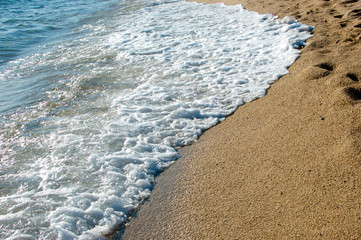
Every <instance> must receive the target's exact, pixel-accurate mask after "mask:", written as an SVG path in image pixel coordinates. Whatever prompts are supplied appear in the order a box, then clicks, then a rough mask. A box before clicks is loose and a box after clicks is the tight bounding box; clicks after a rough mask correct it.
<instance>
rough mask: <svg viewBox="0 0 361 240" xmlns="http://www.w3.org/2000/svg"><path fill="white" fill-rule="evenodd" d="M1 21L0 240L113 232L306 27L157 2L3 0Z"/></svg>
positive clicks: (253, 90) (283, 66)
mask: <svg viewBox="0 0 361 240" xmlns="http://www.w3.org/2000/svg"><path fill="white" fill-rule="evenodd" d="M0 20H1V21H0V114H1V115H0V141H1V142H0V158H1V162H0V239H7V238H8V239H98V238H102V237H103V236H104V235H105V234H107V233H109V232H111V231H112V230H113V229H114V228H116V227H117V226H119V224H121V223H122V222H124V221H125V220H126V218H127V216H128V215H129V213H130V212H131V211H132V210H133V209H134V208H136V207H137V206H138V205H139V203H140V202H141V201H142V200H143V199H145V198H147V197H148V196H149V194H150V190H151V189H152V183H153V181H154V176H155V174H157V173H158V172H159V171H161V170H162V169H164V168H165V167H167V166H169V165H170V164H171V163H172V162H173V161H175V160H176V159H177V158H178V154H177V150H176V149H177V148H178V147H181V146H184V145H187V144H191V143H193V142H195V141H196V140H197V138H198V137H199V136H200V134H201V133H202V131H204V130H205V129H208V128H210V127H211V126H213V125H215V124H217V123H218V122H219V121H222V120H223V119H224V118H225V117H226V116H227V115H229V114H231V113H232V112H234V111H235V109H236V108H237V107H238V106H239V105H241V104H243V103H245V102H248V101H251V100H253V99H256V98H259V97H262V96H263V95H264V94H265V93H266V89H267V88H268V87H269V85H270V83H272V82H274V81H275V80H277V79H278V78H279V77H280V76H282V75H284V74H286V73H287V67H288V66H290V65H291V64H292V63H293V62H294V61H295V60H296V58H297V57H298V55H299V50H297V48H299V47H302V46H304V45H305V40H306V39H308V38H309V37H310V36H311V35H310V33H309V32H310V30H311V29H312V28H311V27H309V26H306V25H303V24H301V23H298V22H297V21H295V20H294V19H292V18H285V19H283V20H280V19H277V18H276V17H274V16H272V15H260V14H258V13H255V12H249V11H246V10H244V9H243V7H242V6H240V5H238V6H225V5H222V4H215V5H203V4H197V3H187V2H185V1H168V0H133V1H128V0H102V1H99V0H75V1H64V0H47V1H43V0H32V1H27V0H4V1H0ZM220 144H221V143H220Z"/></svg>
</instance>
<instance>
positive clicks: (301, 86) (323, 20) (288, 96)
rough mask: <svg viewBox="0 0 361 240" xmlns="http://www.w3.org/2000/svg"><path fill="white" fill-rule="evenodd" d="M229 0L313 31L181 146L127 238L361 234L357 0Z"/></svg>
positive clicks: (360, 11) (360, 22)
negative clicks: (258, 90) (262, 83)
mask: <svg viewBox="0 0 361 240" xmlns="http://www.w3.org/2000/svg"><path fill="white" fill-rule="evenodd" d="M207 2H211V3H212V2H214V1H207ZM225 2H226V3H227V4H236V3H241V4H242V5H243V6H245V8H246V9H248V10H254V11H258V12H260V13H272V14H275V15H278V16H280V17H284V16H286V15H289V16H293V17H295V18H297V19H298V20H299V21H301V22H303V23H306V24H308V25H312V26H315V30H314V37H313V38H311V39H310V40H309V41H308V46H307V47H306V48H304V49H303V50H302V55H301V57H300V58H299V59H298V60H297V61H296V63H295V64H293V65H292V66H291V67H290V69H289V70H290V73H289V74H287V75H286V76H284V77H282V78H281V79H280V80H279V81H277V82H276V83H275V84H273V85H272V87H271V88H270V89H269V91H268V93H267V95H266V96H265V97H263V98H261V99H258V100H256V101H253V102H251V103H247V104H245V105H243V106H241V107H240V108H239V109H238V110H237V111H236V112H235V114H234V115H232V116H230V117H228V118H227V119H226V120H225V121H223V122H222V123H221V124H219V125H217V126H215V127H214V128H212V129H210V130H208V131H207V132H205V133H204V135H202V137H201V138H200V139H199V141H198V142H197V143H196V144H194V145H192V146H190V147H186V148H183V149H181V150H180V153H181V156H182V157H181V158H180V159H179V160H178V161H177V162H176V163H175V164H174V165H172V166H171V167H170V168H169V169H167V170H166V171H165V172H164V173H162V174H161V175H160V176H159V177H158V178H157V181H156V183H157V184H156V186H155V189H154V191H153V193H152V196H151V197H150V199H149V200H148V201H147V202H146V203H145V204H144V205H143V206H142V207H141V208H140V211H139V212H138V213H137V216H136V217H134V218H133V219H132V220H131V221H130V223H129V224H128V226H127V227H126V230H125V234H124V235H123V237H122V238H123V239H318V238H320V239H321V238H323V239H361V208H360V204H361V181H360V180H361V165H360V164H361V45H360V43H361V39H360V36H361V34H360V33H361V0H359V1H358V0H302V1H301V0H292V1H291V0H277V1H276V0H241V1H227V0H225Z"/></svg>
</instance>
